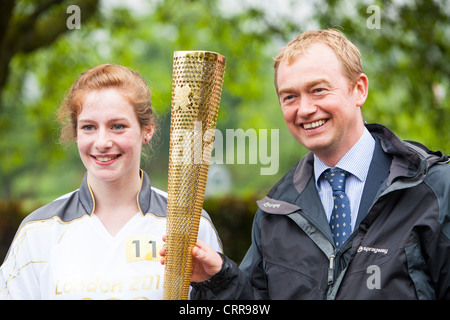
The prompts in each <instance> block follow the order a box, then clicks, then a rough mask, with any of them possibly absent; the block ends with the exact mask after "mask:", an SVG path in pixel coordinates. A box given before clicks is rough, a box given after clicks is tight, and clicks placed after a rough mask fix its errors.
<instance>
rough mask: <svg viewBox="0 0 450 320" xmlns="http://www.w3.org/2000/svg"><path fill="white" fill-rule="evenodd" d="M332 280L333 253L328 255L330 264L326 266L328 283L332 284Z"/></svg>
mask: <svg viewBox="0 0 450 320" xmlns="http://www.w3.org/2000/svg"><path fill="white" fill-rule="evenodd" d="M333 282H334V254H332V255H331V256H330V266H329V268H328V285H329V286H330V285H332V284H333Z"/></svg>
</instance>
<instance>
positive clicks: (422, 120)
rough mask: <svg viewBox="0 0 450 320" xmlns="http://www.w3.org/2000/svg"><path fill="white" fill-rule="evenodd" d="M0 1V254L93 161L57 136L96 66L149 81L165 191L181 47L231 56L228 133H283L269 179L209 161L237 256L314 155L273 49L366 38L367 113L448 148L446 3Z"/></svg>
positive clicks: (146, 165) (403, 133)
mask: <svg viewBox="0 0 450 320" xmlns="http://www.w3.org/2000/svg"><path fill="white" fill-rule="evenodd" d="M71 5H76V6H77V7H75V9H74V7H70V6H71ZM0 6H1V7H0V259H1V260H3V258H4V256H5V254H6V251H7V249H8V247H9V245H10V243H11V240H12V238H13V237H14V234H15V232H16V230H17V227H18V226H19V223H20V221H21V220H22V219H23V218H24V217H25V216H26V215H28V214H29V213H31V212H32V211H33V210H35V209H36V208H38V207H40V206H42V205H44V204H46V203H48V202H50V201H52V200H54V199H55V198H57V197H59V196H61V195H63V194H65V193H68V192H71V191H73V190H75V189H77V188H78V187H79V185H80V183H81V179H82V177H83V175H84V174H85V169H84V167H83V165H82V163H81V161H80V159H79V156H78V152H77V148H76V145H75V144H72V145H70V146H68V147H64V146H61V145H60V144H59V143H58V138H59V131H60V126H59V124H58V121H57V118H56V111H57V109H58V107H59V105H60V103H61V102H62V100H63V98H64V96H65V94H66V93H67V91H68V89H69V87H70V85H71V84H72V83H73V81H74V80H75V79H76V78H77V77H78V76H79V75H80V73H82V72H83V71H85V70H87V69H89V68H92V67H94V66H96V65H98V64H102V63H114V64H121V65H124V66H127V67H129V68H131V69H133V70H135V71H138V72H139V73H141V74H142V75H143V77H144V78H145V79H146V81H147V83H148V85H149V87H150V89H151V92H152V103H153V107H154V110H155V112H156V114H157V117H158V118H157V121H158V134H157V137H156V139H154V143H153V146H152V148H151V150H149V151H147V154H149V156H148V157H146V158H144V159H143V163H142V168H143V169H144V170H145V171H146V172H147V173H148V174H149V176H150V179H151V181H152V185H153V186H155V187H157V188H159V189H162V190H167V171H168V153H169V124H170V105H171V91H172V58H173V52H174V51H176V50H210V51H216V52H219V53H221V54H223V55H224V56H226V58H227V68H226V75H225V80H224V87H223V93H222V100H221V107H220V109H219V117H218V122H217V129H219V130H220V131H221V132H222V133H223V135H224V136H225V132H226V130H227V129H234V130H236V129H242V130H243V131H247V130H255V132H257V133H259V130H260V129H266V130H267V132H268V133H269V136H270V133H271V132H273V131H271V130H274V129H279V145H278V147H279V154H278V155H277V156H278V161H279V168H278V171H277V172H276V173H275V174H273V175H262V174H261V171H260V170H261V168H262V167H266V165H263V164H262V163H261V161H258V163H256V164H250V161H249V160H247V161H245V164H237V161H234V164H231V163H228V164H227V163H225V161H223V164H220V163H215V164H213V165H212V166H211V168H210V177H209V180H208V189H207V198H206V200H205V209H206V210H207V211H208V212H209V213H210V215H211V217H212V219H213V222H214V224H215V225H216V227H217V229H218V231H219V234H220V236H221V238H222V241H223V244H224V249H225V253H226V254H227V255H229V256H230V257H231V258H233V259H234V260H236V261H237V262H239V261H240V260H241V259H242V257H243V255H244V254H245V252H246V250H247V248H248V246H249V244H250V230H251V223H252V219H253V215H254V213H255V211H256V204H255V200H257V199H259V198H262V197H263V196H264V195H265V193H266V192H267V191H268V190H269V189H270V188H271V186H272V185H274V184H275V183H276V182H277V181H278V180H279V179H280V178H281V177H282V176H283V175H284V174H285V172H286V171H287V170H288V169H289V168H291V167H292V166H293V165H295V164H296V162H297V161H298V160H299V159H300V158H301V157H302V156H303V155H304V154H305V153H306V150H305V149H304V148H303V147H301V146H300V145H299V144H298V143H297V142H296V141H295V140H294V138H292V136H291V135H290V133H289V131H288V130H287V128H286V125H285V123H284V120H283V117H282V114H281V111H280V108H279V105H278V101H277V96H276V92H275V89H274V86H273V68H272V62H273V58H274V57H275V56H276V55H277V54H278V52H279V51H280V49H281V48H282V47H283V46H284V45H285V44H286V43H287V42H288V41H289V40H291V39H292V38H293V37H294V36H295V35H296V34H298V33H300V32H302V31H306V30H309V29H319V28H320V29H322V28H329V27H333V28H337V29H340V30H341V31H343V32H344V33H345V34H346V35H347V37H348V38H349V39H350V40H351V41H352V42H354V43H355V44H356V45H357V46H358V47H359V49H360V51H361V54H362V58H363V64H364V68H365V72H366V74H367V75H368V77H369V81H370V90H369V96H368V99H367V102H366V103H365V105H364V107H363V113H364V117H365V119H366V121H367V122H369V123H370V122H378V123H382V124H385V125H387V126H388V127H390V128H391V129H392V130H393V131H394V132H395V133H397V134H398V135H399V136H400V137H401V138H402V139H407V140H418V141H420V142H422V143H424V144H426V145H427V146H428V147H429V148H430V149H432V150H443V151H444V152H446V153H450V130H449V126H448V122H449V120H450V102H449V90H450V62H449V60H450V59H449V58H450V57H449V52H450V25H449V21H450V2H449V1H448V0H386V1H353V0H341V1H340V0H315V1H310V0H296V1H290V0H257V1H251V0H184V1H183V0H127V1H125V0H114V1H113V0H68V1H64V0H17V1H13V0H2V1H0ZM77 8H79V10H78V11H77ZM77 12H78V13H79V15H78V16H77ZM268 141H269V142H268V144H269V145H268V147H269V150H270V149H271V148H273V147H271V144H270V141H271V140H270V138H269V139H268ZM246 143H247V147H249V149H248V150H250V147H251V146H250V145H249V143H250V142H249V141H247V142H246ZM277 143H278V141H277ZM254 150H255V149H254ZM247 157H248V155H247ZM247 159H248V158H247ZM218 162H220V161H218Z"/></svg>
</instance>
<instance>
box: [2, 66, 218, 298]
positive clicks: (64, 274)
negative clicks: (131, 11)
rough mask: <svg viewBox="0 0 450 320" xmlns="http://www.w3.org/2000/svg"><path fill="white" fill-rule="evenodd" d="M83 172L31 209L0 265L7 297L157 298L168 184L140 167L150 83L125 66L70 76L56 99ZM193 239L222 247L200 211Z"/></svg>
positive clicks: (147, 134) (150, 122) (150, 123)
mask: <svg viewBox="0 0 450 320" xmlns="http://www.w3.org/2000/svg"><path fill="white" fill-rule="evenodd" d="M60 114H61V119H68V121H66V122H65V126H64V127H63V130H62V136H61V137H62V138H63V140H75V141H76V143H77V146H78V150H79V153H80V158H81V161H82V162H83V164H84V166H85V167H86V170H87V173H86V175H85V177H84V179H83V181H82V183H81V186H80V188H79V189H78V190H75V191H73V192H72V193H70V194H67V195H64V196H62V197H60V198H58V199H57V200H55V201H53V202H51V203H49V204H47V205H46V206H44V207H42V208H40V209H38V210H36V211H35V212H33V213H32V214H31V215H29V216H28V217H27V218H26V219H25V220H24V221H23V222H22V224H21V226H20V227H19V230H18V232H17V234H16V236H15V238H14V241H13V243H12V245H11V247H10V249H9V252H8V255H7V257H6V259H5V262H4V264H3V265H2V267H1V272H0V276H1V277H0V296H3V297H4V298H9V299H161V298H162V288H163V281H164V279H163V277H164V269H163V267H162V266H161V264H160V263H159V260H160V256H159V251H160V249H161V247H162V245H163V243H162V236H163V235H164V234H165V233H166V205H167V198H166V194H164V193H163V192H161V191H160V190H158V189H156V188H154V187H152V186H151V184H150V180H149V178H148V176H147V174H146V173H145V172H144V171H142V170H141V169H140V159H141V152H142V147H143V145H145V144H147V143H148V142H149V141H150V139H151V138H152V135H153V132H154V117H153V111H152V106H151V101H150V92H149V90H148V87H147V85H146V83H145V81H144V80H143V79H142V78H141V76H140V75H139V74H138V73H136V72H134V71H132V70H130V69H128V68H125V67H123V66H118V65H110V64H106V65H100V66H97V67H95V68H93V69H91V70H88V71H87V72H84V73H83V74H82V75H81V76H80V77H79V78H78V79H77V80H76V81H75V83H74V84H73V85H72V87H71V89H70V91H69V93H68V95H67V97H66V99H65V101H64V103H63V104H62V106H61V109H60ZM199 239H201V240H203V241H204V242H206V243H208V244H209V245H211V246H212V247H213V248H216V249H217V250H218V251H221V245H220V240H219V238H218V235H217V233H216V231H215V228H214V226H213V224H212V222H211V220H210V218H209V217H208V215H207V214H206V212H204V213H203V216H202V219H201V223H200V230H199Z"/></svg>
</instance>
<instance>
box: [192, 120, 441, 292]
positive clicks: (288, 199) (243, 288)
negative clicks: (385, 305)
mask: <svg viewBox="0 0 450 320" xmlns="http://www.w3.org/2000/svg"><path fill="white" fill-rule="evenodd" d="M366 126H367V128H368V130H369V131H370V132H371V134H372V136H373V137H374V138H375V140H376V147H375V152H374V157H373V160H372V163H371V166H370V168H369V174H368V179H367V181H369V182H370V183H366V186H365V188H364V192H363V196H362V199H361V207H360V210H359V213H358V220H357V225H356V227H355V230H354V232H353V233H352V235H351V237H350V238H349V240H347V241H346V242H345V243H344V244H343V246H342V247H341V248H340V249H339V250H336V248H335V246H334V245H333V241H332V235H331V231H330V228H329V225H328V221H327V219H326V216H325V213H324V209H323V206H322V203H321V201H320V198H319V195H318V192H317V189H316V187H315V181H314V174H313V162H314V158H313V155H312V154H311V153H309V154H307V155H306V156H305V157H303V158H302V159H301V160H300V161H299V163H298V164H297V165H296V166H295V167H294V168H292V169H291V170H290V171H289V172H288V173H287V174H286V175H285V176H284V177H283V178H282V179H281V180H280V181H279V182H278V183H277V184H276V185H275V186H274V187H273V188H272V190H271V191H270V192H269V193H268V194H267V196H266V197H265V198H264V199H262V200H260V201H258V207H259V209H258V211H257V213H256V215H255V218H254V223H253V231H252V244H251V246H250V248H249V250H248V252H247V254H246V256H245V257H244V259H243V261H242V263H241V266H240V268H238V266H237V265H236V264H235V263H234V262H232V261H231V260H230V259H228V258H227V257H225V256H223V259H224V260H223V266H222V270H221V271H220V272H219V273H218V274H216V275H215V276H213V277H212V278H211V279H209V280H207V281H205V282H202V283H195V284H193V287H194V289H193V291H192V292H191V297H192V298H196V299H450V166H449V165H448V162H449V157H448V156H447V155H444V154H443V153H441V152H431V151H430V150H428V149H427V148H426V147H424V146H422V145H420V144H418V143H413V142H406V141H401V140H400V139H399V138H398V137H397V136H395V135H394V134H393V133H392V132H391V131H390V130H388V129H387V128H386V127H384V126H381V125H378V124H369V125H366Z"/></svg>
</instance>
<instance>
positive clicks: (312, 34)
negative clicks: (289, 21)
mask: <svg viewBox="0 0 450 320" xmlns="http://www.w3.org/2000/svg"><path fill="white" fill-rule="evenodd" d="M316 43H323V44H325V45H327V46H329V47H330V48H331V49H332V50H333V51H334V53H335V54H336V56H337V57H338V59H339V61H341V63H342V72H343V73H344V75H345V76H346V78H347V79H348V82H349V89H351V88H352V87H353V86H354V85H355V84H356V81H357V79H358V77H359V76H360V75H361V73H364V69H363V67H362V61H361V54H360V52H359V50H358V48H357V47H356V46H355V45H354V44H353V43H352V42H350V40H348V39H347V38H346V37H345V35H344V34H343V33H342V32H340V31H339V30H336V29H327V30H311V31H306V32H304V33H302V34H299V35H298V36H297V37H295V38H294V39H293V40H292V41H291V42H289V43H288V44H287V45H286V46H285V47H284V48H283V49H282V51H281V53H280V54H279V55H278V56H277V57H276V58H275V62H274V69H275V88H276V89H277V91H278V86H277V74H278V67H279V65H280V63H281V62H282V61H286V62H287V63H288V64H291V63H293V62H294V61H295V59H297V58H298V57H299V56H300V55H302V54H303V53H305V51H306V50H307V49H308V48H309V47H310V46H311V45H313V44H316Z"/></svg>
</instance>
